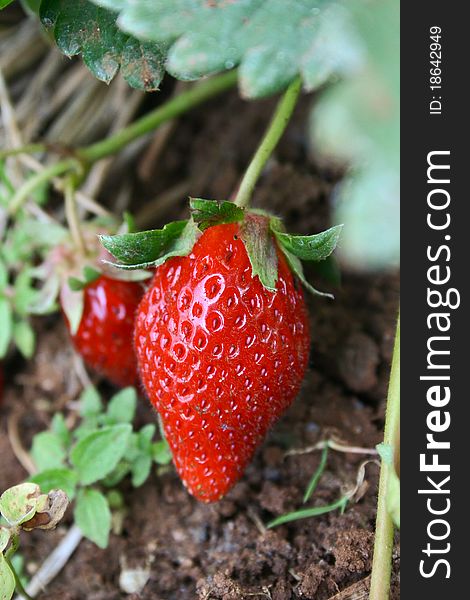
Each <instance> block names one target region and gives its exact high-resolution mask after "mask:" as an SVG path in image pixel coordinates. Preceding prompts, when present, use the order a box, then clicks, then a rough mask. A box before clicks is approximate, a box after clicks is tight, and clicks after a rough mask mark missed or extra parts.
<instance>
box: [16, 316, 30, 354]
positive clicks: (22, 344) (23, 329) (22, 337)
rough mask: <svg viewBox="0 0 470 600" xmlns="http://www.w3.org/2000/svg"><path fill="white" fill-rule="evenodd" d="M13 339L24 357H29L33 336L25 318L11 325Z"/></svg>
mask: <svg viewBox="0 0 470 600" xmlns="http://www.w3.org/2000/svg"><path fill="white" fill-rule="evenodd" d="M13 340H14V342H15V344H16V347H17V348H18V350H19V351H20V352H21V354H22V355H23V356H24V357H25V358H31V356H32V355H33V352H34V345H35V336H34V331H33V328H32V327H31V325H30V324H29V322H28V321H26V320H21V321H18V322H17V323H15V324H14V325H13Z"/></svg>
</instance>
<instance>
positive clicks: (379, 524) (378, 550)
mask: <svg viewBox="0 0 470 600" xmlns="http://www.w3.org/2000/svg"><path fill="white" fill-rule="evenodd" d="M399 426H400V316H398V322H397V330H396V336H395V346H394V349H393V360H392V369H391V372H390V381H389V387H388V397H387V411H386V416H385V432H384V443H385V444H389V445H390V446H391V447H392V448H393V451H394V453H395V452H397V449H398V444H399V431H400V430H399ZM393 468H394V467H393V465H388V464H387V463H386V462H385V461H383V460H382V463H381V468H380V482H379V497H378V502H377V520H376V525H375V544H374V558H373V562H372V575H371V584H370V594H369V600H388V598H389V592H390V577H391V567H392V550H393V533H394V527H393V521H392V518H391V516H390V513H389V511H388V508H387V497H388V490H389V482H390V474H391V472H392V469H393Z"/></svg>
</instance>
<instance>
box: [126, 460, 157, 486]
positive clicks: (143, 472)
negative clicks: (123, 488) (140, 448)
mask: <svg viewBox="0 0 470 600" xmlns="http://www.w3.org/2000/svg"><path fill="white" fill-rule="evenodd" d="M151 468H152V457H151V456H149V455H148V454H141V455H140V456H138V457H137V458H136V460H134V461H133V463H132V465H131V473H132V485H133V486H134V487H139V486H141V485H142V484H143V483H145V482H146V481H147V479H148V476H149V475H150V470H151Z"/></svg>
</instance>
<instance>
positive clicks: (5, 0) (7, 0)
mask: <svg viewBox="0 0 470 600" xmlns="http://www.w3.org/2000/svg"><path fill="white" fill-rule="evenodd" d="M12 2H13V0H0V9H2V8H5V7H6V6H8V5H9V4H11V3H12Z"/></svg>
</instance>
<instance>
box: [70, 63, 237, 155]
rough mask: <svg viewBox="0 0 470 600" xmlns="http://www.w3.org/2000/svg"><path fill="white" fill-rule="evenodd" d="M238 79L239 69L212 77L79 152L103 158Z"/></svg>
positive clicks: (219, 91)
mask: <svg viewBox="0 0 470 600" xmlns="http://www.w3.org/2000/svg"><path fill="white" fill-rule="evenodd" d="M236 82H237V72H236V71H228V72H227V73H223V74H222V75H218V76H217V77H211V78H210V79H207V80H206V81H204V82H202V83H199V84H198V85H196V86H194V87H192V88H191V89H190V90H188V91H187V92H183V93H181V94H179V95H178V96H175V97H174V98H172V99H171V100H169V101H168V102H167V103H166V104H163V105H162V106H159V107H158V108H156V109H155V110H153V111H152V112H150V113H148V114H147V115H145V116H144V117H142V118H141V119H138V120H137V121H135V122H134V123H132V124H131V125H129V126H128V127H125V128H124V129H121V131H119V132H118V133H116V134H115V135H113V136H111V137H109V138H107V139H105V140H102V141H101V142H97V143H96V144H92V145H91V146H87V147H86V148H79V149H78V150H77V156H78V157H79V158H80V159H82V160H83V161H85V162H95V161H97V160H99V159H100V158H104V157H106V156H109V155H111V154H115V153H116V152H118V151H119V150H121V148H124V146H127V144H129V143H130V142H132V141H133V140H135V139H137V138H138V137H140V136H142V135H144V134H146V133H148V132H149V131H153V130H154V129H156V128H157V127H158V126H159V125H162V123H165V122H166V121H169V120H171V119H173V118H175V117H178V116H179V115H181V114H183V113H185V112H186V111H188V110H189V109H190V108H193V107H194V106H197V105H198V104H201V103H202V102H204V101H206V100H209V98H212V97H213V96H217V95H218V94H220V93H221V92H224V91H225V90H227V89H229V88H231V87H232V86H234V85H235V83H236Z"/></svg>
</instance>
